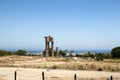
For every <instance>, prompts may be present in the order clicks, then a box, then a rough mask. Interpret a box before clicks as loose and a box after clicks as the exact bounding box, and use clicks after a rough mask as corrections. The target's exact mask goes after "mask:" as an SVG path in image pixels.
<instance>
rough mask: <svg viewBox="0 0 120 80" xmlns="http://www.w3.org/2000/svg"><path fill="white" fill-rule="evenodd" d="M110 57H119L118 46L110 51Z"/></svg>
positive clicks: (119, 49) (119, 48) (119, 50)
mask: <svg viewBox="0 0 120 80" xmlns="http://www.w3.org/2000/svg"><path fill="white" fill-rule="evenodd" d="M111 56H112V58H120V47H115V48H113V49H112V51H111Z"/></svg>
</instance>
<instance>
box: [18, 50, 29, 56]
mask: <svg viewBox="0 0 120 80" xmlns="http://www.w3.org/2000/svg"><path fill="white" fill-rule="evenodd" d="M16 54H17V55H21V56H26V55H27V51H25V50H18V51H17V52H16Z"/></svg>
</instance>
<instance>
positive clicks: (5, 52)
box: [0, 50, 13, 56]
mask: <svg viewBox="0 0 120 80" xmlns="http://www.w3.org/2000/svg"><path fill="white" fill-rule="evenodd" d="M12 54H13V53H12V52H11V51H6V50H0V56H5V55H12Z"/></svg>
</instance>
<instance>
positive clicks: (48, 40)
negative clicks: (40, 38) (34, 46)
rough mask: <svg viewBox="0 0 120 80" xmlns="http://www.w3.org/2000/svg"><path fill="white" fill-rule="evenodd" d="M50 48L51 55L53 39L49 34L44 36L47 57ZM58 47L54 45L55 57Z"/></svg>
mask: <svg viewBox="0 0 120 80" xmlns="http://www.w3.org/2000/svg"><path fill="white" fill-rule="evenodd" d="M50 50H51V52H52V55H51V56H52V57H54V56H55V54H54V41H53V37H51V36H46V37H45V57H49V55H50ZM58 55H59V54H58V47H56V57H58Z"/></svg>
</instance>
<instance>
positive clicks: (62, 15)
mask: <svg viewBox="0 0 120 80" xmlns="http://www.w3.org/2000/svg"><path fill="white" fill-rule="evenodd" d="M0 12H1V15H0V49H5V50H12V49H15V50H17V49H25V50H27V49H30V50H31V49H32V50H40V49H44V47H45V40H44V37H45V36H49V35H51V36H52V37H53V38H54V43H55V44H54V46H55V47H59V49H70V50H111V49H112V48H114V47H116V46H120V37H119V34H120V1H119V0H0Z"/></svg>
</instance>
